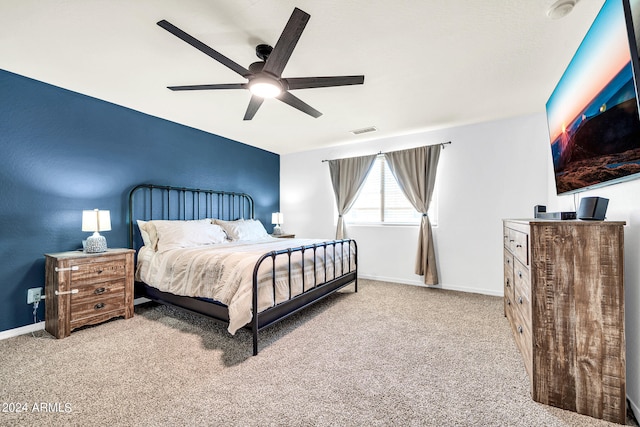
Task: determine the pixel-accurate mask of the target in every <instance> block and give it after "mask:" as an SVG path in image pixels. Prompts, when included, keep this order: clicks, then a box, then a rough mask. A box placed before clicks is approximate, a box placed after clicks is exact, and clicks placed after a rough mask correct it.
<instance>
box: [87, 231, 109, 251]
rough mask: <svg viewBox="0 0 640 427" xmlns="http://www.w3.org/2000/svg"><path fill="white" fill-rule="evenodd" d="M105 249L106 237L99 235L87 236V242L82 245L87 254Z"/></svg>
mask: <svg viewBox="0 0 640 427" xmlns="http://www.w3.org/2000/svg"><path fill="white" fill-rule="evenodd" d="M106 250H107V239H105V237H104V236H101V235H99V234H98V235H95V234H94V235H93V236H89V237H87V243H86V245H85V247H84V251H85V252H86V253H89V254H94V253H98V252H106Z"/></svg>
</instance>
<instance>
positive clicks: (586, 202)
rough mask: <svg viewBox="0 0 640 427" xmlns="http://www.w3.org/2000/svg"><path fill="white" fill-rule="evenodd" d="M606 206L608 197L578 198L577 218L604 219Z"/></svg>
mask: <svg viewBox="0 0 640 427" xmlns="http://www.w3.org/2000/svg"><path fill="white" fill-rule="evenodd" d="M607 206H609V199H605V198H604V197H583V198H582V200H580V208H579V209H578V219H584V220H588V221H604V216H605V214H606V213H607Z"/></svg>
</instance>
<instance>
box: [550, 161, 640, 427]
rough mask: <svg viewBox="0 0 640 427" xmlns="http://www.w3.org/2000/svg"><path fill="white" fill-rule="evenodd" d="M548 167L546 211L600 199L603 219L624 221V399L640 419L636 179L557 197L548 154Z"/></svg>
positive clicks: (639, 199)
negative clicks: (605, 201) (604, 210)
mask: <svg viewBox="0 0 640 427" xmlns="http://www.w3.org/2000/svg"><path fill="white" fill-rule="evenodd" d="M548 164H549V183H550V185H549V199H548V202H549V208H550V209H549V210H550V211H560V210H565V211H573V210H576V207H579V206H580V199H581V198H582V197H589V196H600V197H605V198H607V199H609V205H608V208H607V219H609V220H620V221H626V222H627V225H626V227H625V230H624V239H625V242H624V251H625V257H624V258H625V259H624V263H625V266H624V267H625V272H624V279H625V280H624V281H625V284H624V286H625V329H626V338H627V396H628V397H629V400H630V401H631V404H632V406H633V410H634V413H635V415H636V417H638V416H640V289H639V285H640V259H639V258H640V180H635V181H629V182H625V183H621V184H615V185H611V186H607V187H602V188H599V189H596V190H589V191H585V192H581V193H578V194H576V195H575V196H574V195H568V196H557V195H556V190H555V181H554V178H553V170H552V168H551V155H549V157H548ZM574 201H575V204H574Z"/></svg>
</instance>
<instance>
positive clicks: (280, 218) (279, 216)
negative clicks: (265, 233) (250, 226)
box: [271, 212, 284, 225]
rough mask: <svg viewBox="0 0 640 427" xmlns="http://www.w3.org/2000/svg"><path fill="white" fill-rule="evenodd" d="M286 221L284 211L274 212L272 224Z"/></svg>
mask: <svg viewBox="0 0 640 427" xmlns="http://www.w3.org/2000/svg"><path fill="white" fill-rule="evenodd" d="M283 222H284V215H283V214H282V212H274V213H272V214H271V224H277V225H280V224H282V223H283Z"/></svg>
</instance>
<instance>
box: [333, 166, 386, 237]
mask: <svg viewBox="0 0 640 427" xmlns="http://www.w3.org/2000/svg"><path fill="white" fill-rule="evenodd" d="M375 159H376V156H375V154H374V155H371V156H363V157H352V158H349V159H338V160H329V173H330V174H331V183H332V184H333V193H334V195H335V197H336V205H337V206H338V227H337V229H336V239H344V238H345V237H346V235H347V229H346V225H345V223H344V219H343V217H342V216H343V215H345V214H346V213H347V212H349V209H351V206H353V203H354V202H355V201H356V198H357V197H358V193H359V192H360V189H361V188H362V185H363V184H364V181H365V179H366V178H367V175H368V174H369V171H370V170H371V166H373V162H374V161H375Z"/></svg>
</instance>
